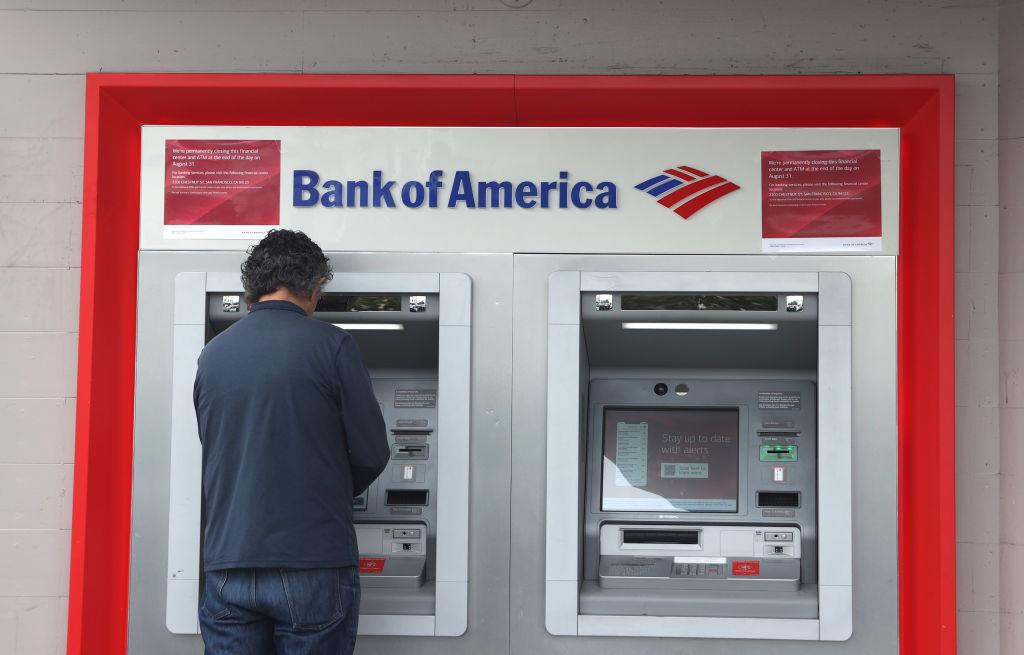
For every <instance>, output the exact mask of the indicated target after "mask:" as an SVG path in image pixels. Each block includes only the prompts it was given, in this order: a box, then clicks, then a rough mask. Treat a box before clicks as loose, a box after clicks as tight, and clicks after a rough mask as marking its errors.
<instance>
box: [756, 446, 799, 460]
mask: <svg viewBox="0 0 1024 655" xmlns="http://www.w3.org/2000/svg"><path fill="white" fill-rule="evenodd" d="M761 461H762V462H795V461H796V446H780V445H778V444H762V445H761Z"/></svg>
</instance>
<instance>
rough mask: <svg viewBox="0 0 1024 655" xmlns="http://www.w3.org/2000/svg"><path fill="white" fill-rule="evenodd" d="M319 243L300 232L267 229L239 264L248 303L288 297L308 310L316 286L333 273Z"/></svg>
mask: <svg viewBox="0 0 1024 655" xmlns="http://www.w3.org/2000/svg"><path fill="white" fill-rule="evenodd" d="M333 275H334V274H333V272H332V271H331V262H330V260H328V259H327V257H326V256H325V255H324V251H323V250H321V249H320V246H318V245H316V244H315V243H313V240H312V239H310V238H309V237H308V236H306V235H305V234H303V233H302V232H295V231H292V230H271V231H270V232H268V233H267V236H265V237H263V240H262V241H260V242H259V243H258V244H256V245H255V246H253V247H251V248H249V257H248V258H247V259H246V260H245V262H244V263H243V264H242V285H243V286H244V287H245V300H246V302H248V303H254V302H259V301H260V300H289V301H291V302H294V303H295V304H297V305H299V306H300V307H302V308H303V309H305V310H306V313H308V314H312V312H313V309H314V308H315V307H316V302H317V300H319V298H320V288H321V287H322V286H323V285H324V284H325V283H326V282H327V281H328V280H330V279H331V277H333Z"/></svg>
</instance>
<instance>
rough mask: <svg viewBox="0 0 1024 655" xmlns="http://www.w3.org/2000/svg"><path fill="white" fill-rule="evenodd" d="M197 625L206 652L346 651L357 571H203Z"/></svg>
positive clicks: (352, 634) (329, 654)
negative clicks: (204, 578)
mask: <svg viewBox="0 0 1024 655" xmlns="http://www.w3.org/2000/svg"><path fill="white" fill-rule="evenodd" d="M199 624H200V626H201V629H202V633H203V642H204V643H205V644H206V655H320V654H323V655H351V653H352V651H353V649H354V648H355V646H356V627H357V626H358V624H359V573H358V571H357V569H356V567H354V566H349V567H345V568H340V569H227V570H223V571H209V572H207V574H206V584H205V585H204V588H203V598H202V602H201V603H200V606H199Z"/></svg>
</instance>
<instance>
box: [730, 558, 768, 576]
mask: <svg viewBox="0 0 1024 655" xmlns="http://www.w3.org/2000/svg"><path fill="white" fill-rule="evenodd" d="M732 574H733V575H736V576H740V575H748V576H753V575H761V562H760V561H759V560H756V559H752V560H734V561H733V563H732Z"/></svg>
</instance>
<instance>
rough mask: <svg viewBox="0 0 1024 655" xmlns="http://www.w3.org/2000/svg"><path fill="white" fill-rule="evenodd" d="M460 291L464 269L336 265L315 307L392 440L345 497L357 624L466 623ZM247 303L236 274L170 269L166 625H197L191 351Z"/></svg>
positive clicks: (463, 301)
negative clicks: (362, 379)
mask: <svg viewBox="0 0 1024 655" xmlns="http://www.w3.org/2000/svg"><path fill="white" fill-rule="evenodd" d="M470 303H471V289H470V280H469V277H468V276H466V275H463V274H457V273H423V274H399V273H394V274H390V273H339V274H336V275H335V277H334V279H333V280H332V281H331V282H330V283H329V284H328V285H327V287H326V288H325V291H324V295H323V297H322V299H321V301H320V303H319V304H318V306H317V308H316V311H315V313H314V318H315V319H317V320H322V321H325V322H328V323H331V324H333V325H336V326H337V327H338V328H339V329H345V330H347V331H349V333H350V334H351V335H352V336H353V337H354V338H355V340H356V342H357V343H358V344H359V348H360V351H361V352H362V355H363V358H364V360H365V362H366V365H367V368H368V369H369V371H370V377H371V379H372V382H373V387H374V394H375V396H376V399H377V401H378V403H379V404H380V407H381V410H382V412H383V415H384V419H385V422H386V426H387V439H388V444H389V447H390V449H391V460H390V462H389V463H388V467H387V469H386V470H385V471H384V473H383V474H382V475H381V476H380V477H379V478H378V479H377V480H376V481H375V482H374V483H373V484H372V485H371V486H370V487H369V489H367V490H366V491H365V492H364V493H363V494H361V495H360V496H358V497H356V498H355V499H354V502H353V514H354V517H355V522H356V536H357V539H358V543H359V556H360V560H359V573H360V582H361V586H362V589H363V592H362V602H361V607H360V620H359V632H360V634H367V635H421V636H458V635H461V634H462V633H463V632H465V629H466V622H467V584H468V583H467V569H468V538H467V532H468V530H467V528H468V480H469V470H468V465H469V404H470V403H469V401H470V399H469V361H470ZM247 313H248V308H247V306H246V304H245V302H244V298H243V292H242V286H241V280H240V279H239V276H238V274H237V273H214V272H196V273H192V272H187V273H180V274H178V275H177V277H176V281H175V320H174V370H173V380H172V385H173V403H174V411H173V413H172V419H171V422H172V426H171V461H170V469H171V471H170V493H169V498H170V502H169V504H170V511H169V525H168V553H167V566H168V568H167V571H168V572H167V612H166V623H167V628H168V630H170V631H171V632H172V633H176V634H197V633H198V631H199V630H198V623H197V614H196V608H197V607H198V599H199V592H200V589H201V585H202V574H201V571H202V562H201V548H200V539H201V524H202V503H201V495H202V494H201V445H200V443H199V439H198V434H197V433H196V423H195V419H194V411H193V410H192V408H191V402H192V401H191V398H192V381H193V379H194V377H195V370H196V360H197V358H198V355H199V353H200V351H201V350H202V348H203V346H204V344H205V343H207V342H208V341H209V340H210V339H212V338H213V337H215V336H216V335H217V334H220V333H221V332H223V331H225V330H228V329H230V328H231V326H232V325H233V324H234V323H235V322H237V321H239V320H241V319H242V318H244V316H245V315H246V314H247Z"/></svg>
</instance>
